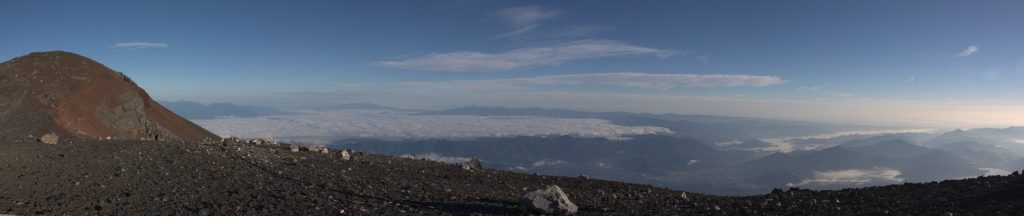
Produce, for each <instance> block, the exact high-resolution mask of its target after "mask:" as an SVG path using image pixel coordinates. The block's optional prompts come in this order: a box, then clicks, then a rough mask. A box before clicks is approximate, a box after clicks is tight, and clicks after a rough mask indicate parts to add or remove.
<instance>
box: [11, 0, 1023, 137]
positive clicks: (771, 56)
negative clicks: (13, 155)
mask: <svg viewBox="0 0 1024 216" xmlns="http://www.w3.org/2000/svg"><path fill="white" fill-rule="evenodd" d="M1022 11H1024V2H1022V1H662V2H655V1H643V2H642V4H641V3H638V2H637V1H501V2H499V1H302V2H296V1H163V2H155V1H104V2H93V1H88V2H86V1H4V2H3V6H2V7H0V28H2V29H3V30H2V31H0V58H2V59H10V58H13V57H16V56H20V55H23V54H26V53H28V52H33V51H46V50H67V51H72V52H76V53H79V54H82V55H85V56H87V57H90V58H93V59H95V60H98V61H100V62H101V63H104V64H106V65H107V66H109V67H111V68H114V69H115V70H118V71H122V72H125V73H127V74H128V75H130V76H131V77H133V79H134V80H136V81H137V82H139V84H140V85H142V86H143V87H144V88H146V89H147V90H148V91H149V92H150V93H151V94H152V95H153V96H154V97H155V98H157V99H161V100H193V101H200V102H217V101H229V102H238V103H246V104H258V103H262V104H267V105H272V106H278V107H293V108H301V107H309V106H322V105H329V104H338V103H349V102H373V103H380V104H384V105H391V106H401V107H417V108H444V107H454V106H462V105H492V106H493V105H500V106H511V107H553V108H573V109H583V110H621V111H635V112H659V113H664V112H672V113H697V114H718V115H739V116H755V117H770V118H783V119H800V120H814V121H831V122H851V123H870V124H893V125H914V126H941V127H975V126H1005V125H1024V28H1022V26H1024V12H1022Z"/></svg>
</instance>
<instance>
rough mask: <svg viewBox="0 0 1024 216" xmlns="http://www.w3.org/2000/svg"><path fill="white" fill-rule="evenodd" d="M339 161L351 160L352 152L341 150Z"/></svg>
mask: <svg viewBox="0 0 1024 216" xmlns="http://www.w3.org/2000/svg"><path fill="white" fill-rule="evenodd" d="M341 160H352V151H350V150H348V149H345V150H341Z"/></svg>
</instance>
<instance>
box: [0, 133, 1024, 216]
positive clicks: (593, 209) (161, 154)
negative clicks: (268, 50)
mask: <svg viewBox="0 0 1024 216" xmlns="http://www.w3.org/2000/svg"><path fill="white" fill-rule="evenodd" d="M0 140H4V141H0V214H17V215H40V214H42V215H56V214H71V215H92V214H100V215H110V214H119V215H348V214H355V215H409V214H413V215H449V214H520V213H522V210H521V208H520V206H519V203H518V199H519V198H520V197H521V196H522V195H523V194H526V193H528V192H530V191H534V190H537V189H541V188H545V186H547V185H558V186H560V187H561V188H562V189H563V190H564V191H565V193H567V194H568V196H569V198H570V199H571V200H572V202H573V203H575V204H576V205H578V206H579V213H580V214H586V215H589V214H600V215H605V214H619V215H691V214H703V215H707V214H758V215H792V214H811V215H823V214H825V215H847V214H884V213H891V214H899V215H907V214H911V215H917V214H923V215H945V214H948V213H953V214H956V215H960V214H964V213H966V214H983V215H999V214H1019V212H1024V188H1022V186H1024V177H1021V175H1011V176H1004V177H984V178H978V179H968V180H957V181H945V182H941V183H927V184H905V185H895V186H885V187H873V188H866V189H854V190H838V191H810V190H788V191H777V192H775V193H772V194H767V195H762V196H752V197H719V196H705V195H699V194H692V193H690V194H686V193H684V192H681V191H673V190H668V189H664V188H656V187H651V186H645V185H636V184H626V183H618V182H610V181H602V180H594V179H587V178H585V177H553V176H541V175H529V174H521V173H513V172H507V171H499V170H490V169H484V170H464V169H463V168H461V167H459V166H453V165H447V164H442V163H438V162H431V161H424V160H415V159H406V158H395V157H385V156H379V155H369V154H356V155H355V156H354V158H353V159H352V160H342V158H341V156H340V155H339V154H338V151H337V150H334V149H332V150H331V151H330V153H327V154H324V153H316V152H308V151H302V152H291V151H290V149H289V148H288V146H283V145H250V144H239V143H234V142H228V143H220V142H217V143H207V144H201V143H176V142H159V141H86V140H61V141H60V142H59V143H58V144H56V145H48V144H42V143H39V142H37V141H35V140H33V139H31V138H28V137H14V138H11V137H7V138H3V139H0Z"/></svg>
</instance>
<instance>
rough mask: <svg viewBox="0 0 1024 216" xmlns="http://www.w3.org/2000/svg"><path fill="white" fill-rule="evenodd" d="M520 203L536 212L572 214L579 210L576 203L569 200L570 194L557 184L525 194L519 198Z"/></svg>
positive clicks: (529, 210) (528, 209) (526, 208)
mask: <svg viewBox="0 0 1024 216" xmlns="http://www.w3.org/2000/svg"><path fill="white" fill-rule="evenodd" d="M519 204H520V205H522V206H523V209H524V210H526V211H528V212H530V213H534V214H545V215H570V214H575V213H576V211H578V208H577V207H576V204H573V203H572V201H570V200H569V195H566V194H565V192H563V191H562V188H561V187H558V186H556V185H552V186H548V188H545V189H541V190H536V191H533V192H530V193H527V194H526V195H523V197H522V198H519Z"/></svg>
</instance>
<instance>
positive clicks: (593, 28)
mask: <svg viewBox="0 0 1024 216" xmlns="http://www.w3.org/2000/svg"><path fill="white" fill-rule="evenodd" d="M611 30H612V28H611V27H608V26H600V25H573V26H565V27H559V28H558V29H555V30H554V31H553V32H552V36H556V37H590V36H593V35H595V34H598V33H601V32H606V31H611Z"/></svg>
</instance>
